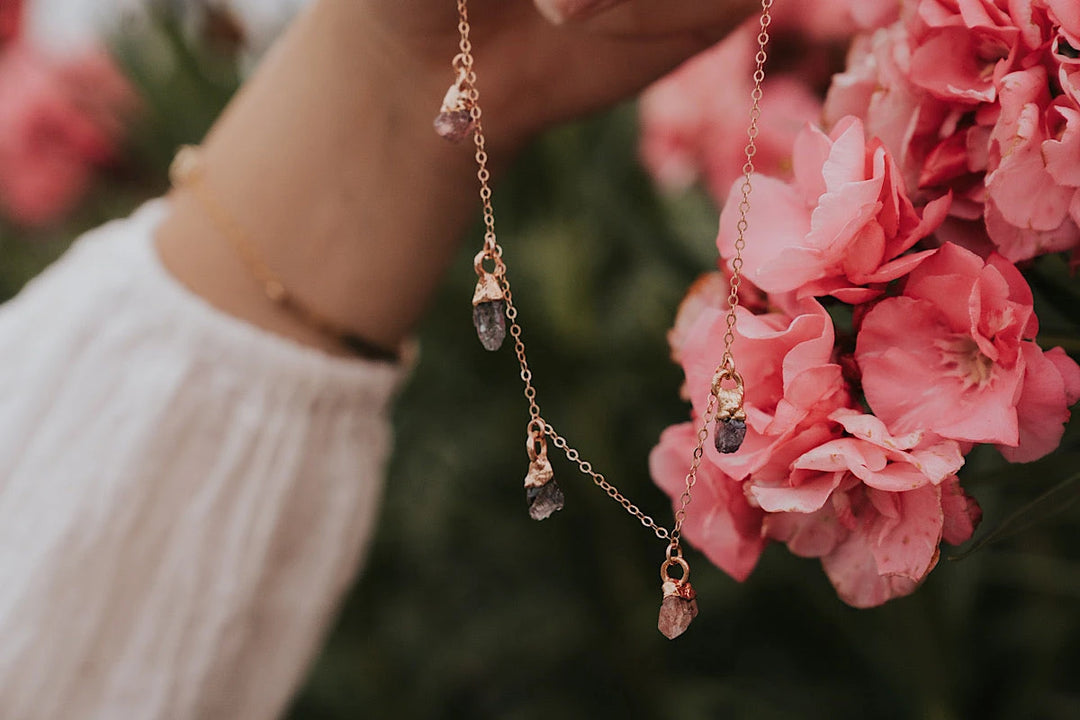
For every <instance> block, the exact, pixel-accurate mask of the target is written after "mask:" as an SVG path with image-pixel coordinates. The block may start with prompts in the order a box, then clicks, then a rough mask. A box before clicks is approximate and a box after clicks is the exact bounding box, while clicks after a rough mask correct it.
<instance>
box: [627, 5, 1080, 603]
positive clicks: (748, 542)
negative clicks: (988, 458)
mask: <svg viewBox="0 0 1080 720" xmlns="http://www.w3.org/2000/svg"><path fill="white" fill-rule="evenodd" d="M839 5H841V6H843V7H842V8H841V9H844V8H846V7H847V6H846V4H839ZM851 7H852V8H856V7H857V8H859V10H858V11H857V12H850V11H849V12H848V14H847V15H844V17H843V18H841V20H838V21H837V22H841V23H848V24H850V25H855V26H857V27H859V28H862V30H861V31H860V34H859V35H857V36H856V37H855V38H854V41H853V43H852V46H851V51H850V53H849V55H848V59H847V67H846V69H845V70H844V71H843V72H841V73H839V74H837V75H835V76H834V77H833V79H832V82H831V86H830V88H829V91H828V94H827V97H826V99H825V102H824V104H823V106H822V112H821V115H820V117H819V118H816V119H819V120H820V121H822V125H823V126H822V127H818V126H817V125H815V124H814V123H812V122H811V123H804V124H803V126H802V128H801V130H799V131H798V132H797V133H796V134H794V135H790V134H789V135H784V134H783V133H777V134H776V135H775V136H773V135H770V134H769V133H767V132H766V129H765V127H767V126H763V130H762V145H763V150H764V152H763V153H762V154H761V156H762V157H763V159H764V162H763V163H758V169H759V174H757V175H755V176H754V178H753V195H752V200H751V206H750V211H749V216H748V220H749V230H748V231H747V234H746V241H747V244H746V249H745V252H744V253H743V259H744V267H743V273H744V281H746V282H748V283H751V284H752V285H753V286H754V289H747V288H744V291H745V292H744V294H746V295H747V296H748V297H754V292H755V289H756V291H757V292H758V293H759V295H758V301H757V303H756V304H754V305H750V309H745V308H740V309H739V314H738V325H737V327H736V333H735V337H736V341H735V353H736V357H737V359H738V364H739V369H740V372H741V373H742V375H743V377H744V379H745V382H746V412H747V426H748V432H747V437H746V441H745V443H744V445H743V447H742V449H741V450H740V451H739V452H737V453H735V454H732V455H721V454H719V453H717V452H715V451H714V449H713V448H712V447H711V442H710V443H707V449H706V453H705V457H704V460H703V463H702V468H701V473H700V475H699V482H698V485H697V488H696V496H695V499H694V509H695V510H696V512H694V513H690V515H689V516H688V520H687V524H686V527H685V534H686V537H687V538H688V539H689V540H690V541H691V542H693V543H694V544H696V545H697V546H698V547H699V548H700V549H701V550H702V551H703V552H704V553H705V554H706V555H707V556H708V557H709V558H710V559H711V560H712V561H713V562H714V563H716V564H717V565H719V566H720V567H721V568H723V569H724V570H725V571H726V572H728V573H729V574H730V575H732V577H734V578H736V579H739V580H742V579H744V578H746V577H747V576H748V575H749V573H750V572H751V571H752V569H753V567H754V565H755V563H756V561H757V558H758V556H759V555H760V553H761V552H762V549H763V548H764V546H765V544H766V543H767V542H769V541H777V542H781V543H784V544H785V545H787V547H788V549H789V550H790V551H791V552H793V553H795V554H796V555H800V556H804V557H815V558H820V559H821V563H822V567H823V568H824V570H825V572H826V574H827V575H828V577H829V579H830V580H831V581H832V583H833V585H834V587H835V588H836V591H837V593H838V594H839V596H840V597H841V598H842V599H843V600H844V601H846V602H848V603H850V604H851V605H854V606H857V607H868V606H873V605H878V604H881V603H883V602H885V601H887V600H889V599H891V598H894V597H899V596H902V595H906V594H908V593H910V592H912V591H913V590H914V589H915V588H916V587H917V586H918V584H919V583H920V582H921V581H922V580H923V579H924V578H925V577H926V575H927V573H928V572H929V571H930V570H931V569H933V567H934V565H935V564H936V562H937V560H938V555H939V546H940V544H941V543H942V542H943V541H944V542H946V543H950V544H958V543H962V542H964V541H965V540H967V539H968V538H970V537H971V534H972V532H973V531H974V528H975V526H976V525H977V523H978V521H979V518H980V515H981V512H980V510H979V507H978V505H977V503H976V502H975V501H974V499H972V498H971V497H970V496H968V495H967V494H966V493H965V491H964V489H963V488H962V487H961V485H960V481H959V479H958V478H957V472H958V471H959V470H960V468H961V467H962V466H963V465H964V458H965V455H966V454H967V453H969V452H970V451H971V450H972V449H973V448H974V447H975V446H976V445H978V444H992V445H994V446H996V447H997V448H999V450H1000V451H1001V454H1002V455H1003V456H1004V458H1005V459H1006V460H1008V461H1010V462H1029V461H1032V460H1035V459H1038V458H1040V457H1043V456H1044V455H1046V454H1048V453H1050V452H1052V451H1053V450H1054V449H1055V448H1056V447H1057V446H1058V444H1059V443H1060V441H1061V437H1062V434H1063V431H1064V424H1065V422H1066V421H1067V420H1068V418H1069V406H1071V405H1072V404H1074V403H1075V402H1076V401H1077V400H1078V399H1080V367H1078V366H1077V364H1076V362H1075V361H1073V360H1072V359H1071V358H1069V357H1068V355H1066V354H1065V352H1064V351H1063V350H1062V349H1061V348H1054V349H1051V350H1045V351H1044V350H1043V349H1042V348H1041V347H1040V346H1039V345H1038V344H1037V343H1036V342H1035V338H1036V335H1037V333H1038V319H1037V318H1036V317H1035V313H1034V309H1033V297H1032V292H1031V290H1030V288H1029V287H1028V284H1027V282H1026V280H1025V279H1024V277H1023V275H1022V274H1021V272H1020V270H1019V269H1018V268H1017V266H1016V263H1018V262H1022V261H1026V260H1030V259H1031V258H1033V257H1036V256H1038V255H1042V254H1046V253H1052V252H1060V251H1065V250H1073V251H1077V248H1078V247H1080V224H1078V222H1080V14H1078V13H1077V11H1076V9H1075V3H1074V2H1071V0H1026V1H1023V0H1022V1H1020V2H1016V1H1012V2H1006V0H918V1H917V2H912V3H903V4H901V3H898V2H890V3H885V2H881V3H865V4H860V5H855V4H852V6H851ZM780 12H781V13H783V9H782V8H781V10H780ZM803 12H805V11H803ZM749 32H750V33H751V34H750V35H749V38H750V39H749V40H748V38H747V36H746V35H744V34H743V35H739V36H737V37H734V38H732V39H731V40H729V41H727V43H728V44H727V45H726V46H725V47H722V48H719V49H715V50H712V51H710V53H709V54H707V55H705V56H702V57H700V58H698V59H697V60H695V61H693V63H692V64H691V65H689V66H688V67H686V68H684V69H681V70H679V71H677V72H676V74H675V75H673V76H672V77H671V78H669V79H666V80H663V81H661V83H659V84H658V85H657V86H656V87H654V88H652V89H651V90H650V91H649V93H648V95H647V97H646V102H645V103H644V104H643V107H642V112H643V122H642V128H643V140H642V146H643V154H644V158H645V160H646V164H647V166H648V167H649V168H650V169H651V170H652V171H653V172H654V174H655V175H657V178H658V180H659V181H660V182H661V183H668V182H670V180H671V178H672V176H677V177H679V178H680V179H685V178H690V177H696V176H704V177H706V178H708V179H709V182H708V186H709V188H710V190H711V191H712V193H713V195H714V197H716V199H717V200H718V201H721V202H722V204H723V210H722V213H721V218H720V230H719V234H718V237H717V246H718V249H719V251H720V255H721V257H722V258H723V259H725V260H728V261H729V260H730V259H731V258H732V256H733V254H734V245H735V239H736V223H737V221H738V213H737V206H738V201H739V199H740V197H741V190H740V187H739V186H740V185H741V182H738V181H737V182H736V185H735V186H734V187H732V188H731V190H730V193H728V192H725V190H724V189H723V188H722V187H720V186H721V185H723V184H726V183H729V182H730V181H731V180H732V179H733V177H735V176H737V174H738V171H739V168H740V167H741V166H742V160H741V159H740V158H739V157H738V153H737V152H736V150H735V149H734V148H733V147H732V144H733V141H732V140H731V139H730V137H731V136H732V135H734V134H735V133H733V131H732V130H731V128H732V127H734V126H735V125H737V124H740V121H738V120H737V114H736V111H735V110H733V109H732V103H731V97H732V95H730V94H728V92H726V91H727V90H728V89H732V90H733V91H734V92H737V93H738V94H739V95H740V96H746V95H748V93H749V86H748V85H747V86H744V85H745V83H746V82H747V81H746V80H745V79H740V80H737V81H732V80H731V79H730V74H735V75H739V76H740V77H741V78H745V77H748V76H749V68H750V65H749V58H750V57H751V56H752V54H753V52H754V43H753V40H752V38H753V36H754V35H755V34H756V23H755V25H754V26H751V27H750V28H749ZM819 34H822V35H827V34H828V33H827V32H822V33H819ZM730 57H735V58H740V59H741V64H739V63H738V62H735V63H733V62H732V60H730V59H724V58H730ZM723 63H728V64H730V65H736V66H737V68H738V69H736V70H728V75H727V78H728V79H725V80H724V81H723V82H715V80H716V79H717V78H719V77H720V75H719V74H718V73H719V71H720V70H723V69H724V67H723ZM698 77H700V78H702V80H696V79H695V78H698ZM710 77H711V78H713V80H714V82H712V83H709V82H707V81H706V80H705V78H710ZM780 80H781V79H777V80H772V81H771V82H772V83H774V84H775V83H779V82H780ZM740 83H741V84H740ZM733 84H734V85H737V87H734V88H731V85H733ZM769 91H770V86H769V85H766V87H765V97H766V99H767V100H766V103H765V104H764V105H763V115H764V117H763V121H764V118H768V114H769V113H770V112H776V113H783V112H784V111H783V110H782V109H777V108H779V107H781V106H782V103H781V101H780V100H779V99H778V100H773V101H772V102H773V105H772V106H770V105H769V101H768V98H769ZM784 92H792V91H787V90H785V91H784ZM802 92H803V93H807V92H809V91H808V90H806V89H804V90H803V91H802ZM804 107H809V105H808V104H806V105H804ZM714 108H715V109H714ZM721 108H722V109H721ZM665 112H668V113H669V115H674V116H676V117H680V118H682V120H683V122H682V124H681V125H680V124H678V123H673V122H672V121H671V120H670V117H667V118H665V115H664V113H665ZM740 112H742V113H744V114H743V120H742V121H741V124H742V125H743V126H744V127H743V129H742V132H741V133H740V134H739V135H738V137H740V138H741V139H740V140H739V142H738V144H737V145H736V147H738V149H739V151H740V152H741V146H742V144H743V142H745V123H746V119H745V117H746V116H745V109H744V110H743V111H740ZM791 114H792V115H793V113H791ZM804 117H805V116H804ZM688 118H689V119H688ZM673 128H676V130H674V131H673ZM714 133H722V134H723V135H724V136H725V137H726V138H727V139H726V140H725V141H724V142H725V143H726V145H725V146H724V148H723V150H722V151H719V150H709V149H710V148H715V147H719V146H720V144H721V143H720V142H719V141H717V140H715V139H714V137H713V134H714ZM784 142H786V143H787V144H786V145H784ZM688 148H690V149H691V150H688ZM703 148H704V149H705V150H702V149H703ZM785 148H786V149H785ZM714 165H725V166H727V168H728V169H727V170H724V169H721V168H718V167H714ZM672 167H674V168H676V169H677V171H672V170H671V169H670V168H672ZM720 179H722V180H723V182H720ZM725 198H726V200H725ZM726 287H727V285H726V281H725V279H724V274H723V273H716V274H715V275H714V276H712V279H710V280H709V281H707V282H705V281H703V282H699V283H697V284H696V285H695V286H694V287H693V288H692V289H691V292H690V294H689V295H688V297H687V299H686V300H685V301H684V302H683V305H682V307H681V308H680V312H679V317H678V318H677V320H676V323H675V330H674V331H673V332H672V334H671V336H670V341H671V343H672V349H673V355H674V358H675V359H676V361H677V362H678V363H679V364H680V365H681V366H682V368H683V370H684V372H685V375H686V386H685V388H684V392H685V393H686V395H687V396H688V398H689V399H690V400H691V402H692V403H693V411H692V421H691V422H690V423H686V424H682V425H677V426H674V427H672V428H669V429H668V430H667V431H666V432H664V433H663V435H662V436H661V438H660V442H659V445H658V446H657V447H656V448H655V449H654V451H653V453H652V457H651V470H652V473H653V477H654V478H655V480H656V482H657V483H658V484H659V485H660V487H662V488H663V489H664V490H666V491H667V492H668V493H669V494H671V495H672V497H673V498H678V496H679V494H680V493H681V492H682V487H683V481H684V478H685V475H686V470H687V467H686V465H687V460H686V459H687V458H688V457H689V456H690V453H691V451H692V449H693V447H694V444H695V441H696V427H697V425H698V424H699V423H700V421H701V420H700V418H701V414H702V413H703V412H704V400H705V399H706V398H707V396H708V393H709V388H710V386H711V383H712V377H713V373H714V370H715V365H716V363H717V362H718V359H719V357H720V356H721V354H722V353H723V348H724V341H723V337H724V333H725V331H726V327H727V326H726V323H725V321H724V315H725V304H724V303H725V298H726V292H725V290H726ZM760 293H764V297H761V296H760ZM827 308H832V309H833V310H834V311H835V312H834V313H833V314H830V312H829V311H828V309H827ZM845 308H846V310H845ZM834 316H837V317H842V316H850V317H851V318H852V322H851V327H850V328H847V327H844V328H843V329H842V332H841V331H838V329H837V327H836V325H835V323H834V319H833V318H834ZM841 334H843V335H844V337H843V338H840V337H839V336H840V335H841Z"/></svg>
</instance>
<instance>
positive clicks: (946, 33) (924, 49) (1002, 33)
mask: <svg viewBox="0 0 1080 720" xmlns="http://www.w3.org/2000/svg"><path fill="white" fill-rule="evenodd" d="M908 27H909V31H910V35H911V39H912V54H911V76H910V77H911V80H912V82H914V83H915V84H916V85H918V86H919V87H922V88H924V89H926V90H927V91H928V92H930V93H931V94H932V95H934V96H935V97H938V98H941V99H943V100H948V101H953V102H960V103H983V102H993V101H994V99H995V97H996V92H997V88H996V82H997V81H998V80H1000V78H1002V77H1003V76H1004V75H1005V74H1006V73H1007V72H1009V71H1010V70H1011V69H1012V68H1013V67H1014V65H1015V63H1016V58H1017V53H1019V52H1020V49H1021V48H1020V45H1021V43H1020V41H1021V38H1022V34H1021V29H1020V27H1019V26H1018V24H1017V22H1016V20H1015V19H1014V18H1013V17H1012V16H1010V14H1009V12H1008V3H1007V2H1004V1H1002V2H995V0H920V1H919V3H918V5H917V10H916V13H915V15H914V17H913V18H912V20H911V22H909V23H908Z"/></svg>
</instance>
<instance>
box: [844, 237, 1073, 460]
mask: <svg viewBox="0 0 1080 720" xmlns="http://www.w3.org/2000/svg"><path fill="white" fill-rule="evenodd" d="M1037 331H1038V324H1037V320H1036V318H1035V315H1034V312H1033V311H1032V296H1031V291H1030V289H1029V288H1028V286H1027V284H1026V283H1025V282H1024V279H1023V277H1022V276H1021V275H1020V273H1019V271H1018V270H1017V269H1016V268H1015V267H1014V266H1013V265H1012V264H1011V263H1009V262H1008V261H1006V260H1005V259H1004V258H1002V257H1001V256H999V255H992V256H991V257H990V258H989V259H988V260H986V261H983V260H982V259H981V258H979V257H978V256H977V255H975V254H974V253H972V252H970V251H968V250H964V249H962V248H960V247H957V246H955V245H952V244H946V245H944V246H942V247H941V248H940V249H939V250H938V251H937V253H936V254H935V255H934V256H933V257H931V258H929V259H928V260H926V261H925V262H923V264H922V265H920V266H919V267H918V268H917V269H916V270H915V271H913V272H912V274H911V276H910V277H909V278H908V280H907V282H906V285H905V287H904V293H903V295H902V296H900V297H893V298H888V299H886V300H882V301H881V302H880V303H879V304H878V305H877V306H875V307H874V308H873V309H872V310H870V312H868V313H867V314H866V317H865V318H864V320H863V322H862V326H861V328H860V330H859V336H858V341H857V346H856V351H855V358H856V361H857V362H858V365H859V368H860V369H861V371H862V385H863V390H864V392H865V394H866V400H867V402H868V403H869V405H870V407H871V408H872V409H873V412H874V414H875V415H877V416H878V417H879V418H881V419H882V420H883V421H884V422H885V424H886V426H887V427H888V428H889V430H890V432H892V433H894V434H905V433H910V432H916V431H925V432H931V433H935V434H937V435H940V436H942V437H945V438H951V439H954V440H959V441H964V442H979V443H994V444H997V445H999V446H1005V447H1006V448H1014V449H1012V450H1005V452H1006V453H1007V454H1009V455H1010V459H1014V460H1023V461H1027V460H1034V459H1036V458H1038V457H1041V456H1042V455H1045V454H1046V453H1048V452H1050V451H1051V450H1053V449H1054V448H1055V447H1056V446H1057V444H1058V442H1059V441H1060V439H1061V435H1062V433H1063V430H1064V429H1063V427H1062V423H1063V422H1064V419H1066V418H1067V417H1068V409H1067V408H1068V405H1069V404H1070V403H1069V399H1070V398H1071V397H1075V395H1076V392H1077V388H1078V387H1080V385H1076V384H1075V378H1076V377H1077V375H1076V372H1075V363H1073V362H1072V361H1071V360H1069V359H1068V358H1067V357H1064V356H1063V355H1061V354H1059V353H1052V354H1050V355H1049V356H1048V357H1046V356H1045V355H1044V353H1043V352H1042V350H1040V349H1039V348H1038V346H1037V345H1035V343H1034V342H1032V341H1031V340H1030V338H1033V337H1034V336H1035V334H1036V332H1037ZM1043 359H1046V360H1047V361H1046V362H1043V361H1042V360H1043ZM1029 367H1033V369H1036V368H1037V370H1038V372H1039V373H1040V376H1042V377H1051V376H1053V377H1056V378H1060V381H1053V382H1050V381H1047V382H1036V381H1033V379H1032V378H1030V377H1029V376H1028V374H1027V369H1028V368H1029ZM1036 425H1037V426H1038V429H1037V430H1036V429H1035V428H1036Z"/></svg>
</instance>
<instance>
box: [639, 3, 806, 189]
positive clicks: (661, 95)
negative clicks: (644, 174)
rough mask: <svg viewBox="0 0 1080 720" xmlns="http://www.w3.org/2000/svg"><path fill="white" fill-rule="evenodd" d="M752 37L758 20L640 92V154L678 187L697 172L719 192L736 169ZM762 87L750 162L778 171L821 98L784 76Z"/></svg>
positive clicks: (659, 177)
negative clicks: (751, 160)
mask: <svg viewBox="0 0 1080 720" xmlns="http://www.w3.org/2000/svg"><path fill="white" fill-rule="evenodd" d="M756 37H757V29H756V22H754V23H748V24H746V25H743V26H742V27H741V28H740V29H739V30H737V31H735V32H733V33H731V34H730V35H728V37H727V38H726V39H725V40H724V41H723V42H721V43H719V44H718V45H716V46H715V47H713V48H712V49H710V50H707V51H705V52H703V53H701V54H699V55H697V56H696V57H694V58H693V59H691V60H689V61H688V62H686V63H684V64H683V65H682V66H681V67H680V68H678V69H677V70H675V71H674V72H673V73H671V74H670V75H668V76H667V77H665V78H663V79H662V80H660V81H659V82H657V83H655V84H654V85H652V87H650V88H649V89H647V90H646V91H645V92H644V93H643V94H642V97H641V103H640V109H641V155H642V159H643V162H644V163H645V167H646V168H648V170H649V172H650V173H651V174H652V176H653V177H654V178H655V179H656V180H657V182H658V183H660V185H662V186H664V187H667V188H674V189H682V188H685V187H687V186H689V185H690V184H691V183H693V182H694V181H696V180H697V179H698V178H699V177H701V178H703V179H704V180H705V183H706V185H707V186H708V188H709V189H710V191H711V192H712V194H713V196H714V197H716V198H717V199H720V198H722V197H723V196H724V193H726V192H727V189H728V187H729V186H730V185H731V183H732V182H733V181H734V180H735V179H736V178H737V177H739V176H740V175H741V173H742V167H743V163H744V162H745V157H744V153H743V151H744V148H745V146H746V140H747V138H746V128H747V124H748V123H749V120H750V115H749V112H750V89H751V87H752V85H751V84H750V75H751V73H752V72H753V67H754V66H753V60H754V53H755V52H756V50H757V40H756ZM763 90H764V97H763V100H762V114H761V125H760V132H759V135H758V141H757V144H758V154H757V155H756V157H755V162H756V163H757V165H758V167H759V168H761V169H763V170H765V171H767V172H771V173H782V172H784V168H785V167H790V164H791V162H790V156H791V145H792V141H793V139H794V137H795V135H796V134H797V133H798V131H799V129H800V128H801V127H802V125H803V123H805V122H807V121H810V120H814V119H816V118H817V117H818V115H819V114H820V112H821V103H820V101H819V100H818V99H817V98H816V97H815V96H814V94H813V93H812V92H811V91H810V90H809V89H808V88H807V87H806V85H805V84H804V83H801V82H799V81H797V80H795V79H793V78H789V77H784V76H776V77H773V76H770V78H769V79H768V80H767V81H766V83H765V86H764V88H763Z"/></svg>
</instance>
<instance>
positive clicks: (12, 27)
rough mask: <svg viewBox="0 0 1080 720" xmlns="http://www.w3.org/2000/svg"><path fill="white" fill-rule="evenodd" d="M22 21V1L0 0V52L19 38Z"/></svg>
mask: <svg viewBox="0 0 1080 720" xmlns="http://www.w3.org/2000/svg"><path fill="white" fill-rule="evenodd" d="M22 20H23V0H0V50H2V49H3V48H4V46H5V45H7V44H8V43H9V42H11V41H13V40H14V39H15V38H17V37H18V36H19V33H20V30H21V29H22Z"/></svg>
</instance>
